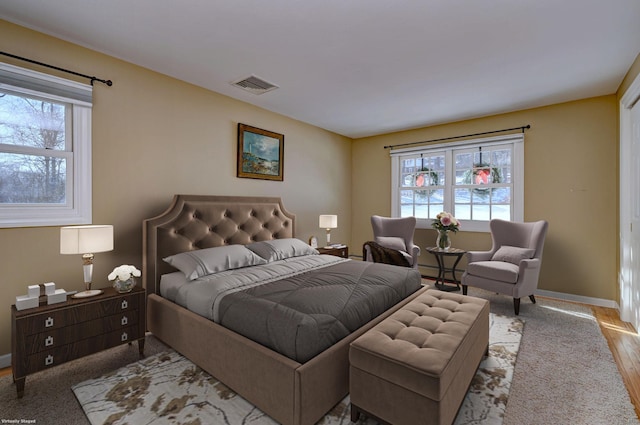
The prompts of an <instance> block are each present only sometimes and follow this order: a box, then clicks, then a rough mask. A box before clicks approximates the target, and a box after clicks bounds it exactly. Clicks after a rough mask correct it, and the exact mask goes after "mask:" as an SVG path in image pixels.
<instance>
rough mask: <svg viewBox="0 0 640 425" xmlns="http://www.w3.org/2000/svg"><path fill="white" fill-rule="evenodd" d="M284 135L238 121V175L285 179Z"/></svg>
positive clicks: (254, 177)
mask: <svg viewBox="0 0 640 425" xmlns="http://www.w3.org/2000/svg"><path fill="white" fill-rule="evenodd" d="M283 161H284V135H283V134H278V133H274V132H273V131H268V130H263V129H261V128H256V127H251V126H249V125H246V124H240V123H238V171H237V177H245V178H250V179H263V180H278V181H282V180H283V165H284V163H283Z"/></svg>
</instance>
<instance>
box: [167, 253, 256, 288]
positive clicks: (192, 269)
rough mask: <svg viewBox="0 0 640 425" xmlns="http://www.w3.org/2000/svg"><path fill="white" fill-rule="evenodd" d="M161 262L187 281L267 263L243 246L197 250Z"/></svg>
mask: <svg viewBox="0 0 640 425" xmlns="http://www.w3.org/2000/svg"><path fill="white" fill-rule="evenodd" d="M163 260H164V261H166V262H167V263H169V264H171V265H172V266H173V267H175V268H176V269H178V270H180V271H181V272H182V273H184V275H185V276H186V277H187V279H188V280H194V279H197V278H199V277H202V276H206V275H208V274H211V273H217V272H222V271H225V270H232V269H239V268H241V267H247V266H256V265H259V264H266V263H267V262H266V261H265V260H264V259H262V258H260V257H258V256H257V255H256V254H254V253H253V252H252V251H250V250H248V249H247V248H246V247H245V246H244V245H225V246H218V247H214V248H204V249H197V250H194V251H187V252H181V253H180V254H176V255H172V256H170V257H167V258H163Z"/></svg>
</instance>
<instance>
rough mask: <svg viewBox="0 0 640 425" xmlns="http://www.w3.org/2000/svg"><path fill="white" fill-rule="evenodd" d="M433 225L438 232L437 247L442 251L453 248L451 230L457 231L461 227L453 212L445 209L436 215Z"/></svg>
mask: <svg viewBox="0 0 640 425" xmlns="http://www.w3.org/2000/svg"><path fill="white" fill-rule="evenodd" d="M431 227H433V228H434V229H436V231H437V232H438V238H437V239H436V247H437V248H438V249H439V250H441V251H447V250H448V249H449V248H451V237H450V236H449V232H453V233H456V232H457V231H458V229H460V222H459V221H458V219H456V218H455V217H454V216H453V215H452V214H450V213H448V212H445V211H443V212H441V213H440V214H438V215H437V216H436V218H435V219H434V220H433V222H432V223H431Z"/></svg>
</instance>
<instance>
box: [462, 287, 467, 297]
mask: <svg viewBox="0 0 640 425" xmlns="http://www.w3.org/2000/svg"><path fill="white" fill-rule="evenodd" d="M462 295H467V285H462Z"/></svg>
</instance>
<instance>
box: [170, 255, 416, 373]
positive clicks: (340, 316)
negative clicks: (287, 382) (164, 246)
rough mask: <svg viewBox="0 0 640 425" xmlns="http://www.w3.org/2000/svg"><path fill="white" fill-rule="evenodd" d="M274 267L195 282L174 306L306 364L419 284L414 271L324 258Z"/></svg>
mask: <svg viewBox="0 0 640 425" xmlns="http://www.w3.org/2000/svg"><path fill="white" fill-rule="evenodd" d="M277 263H278V264H275V263H271V264H269V265H263V266H254V267H247V268H246V270H241V271H240V272H234V273H229V274H227V275H226V276H225V275H222V276H215V275H211V277H209V278H208V279H198V280H197V281H194V282H191V283H188V284H187V285H185V286H184V287H183V288H181V290H180V292H179V295H178V296H177V297H176V302H178V304H182V305H184V306H186V307H188V308H189V309H191V310H193V311H196V312H197V313H199V314H201V315H203V316H205V317H209V318H210V319H212V320H215V321H216V322H217V323H220V324H221V325H223V326H225V327H227V328H229V329H231V330H233V331H235V332H237V333H239V334H241V335H244V336H245V337H247V338H249V339H251V340H253V341H256V342H258V343H260V344H262V345H264V346H266V347H269V348H271V349H273V350H274V351H277V352H279V353H281V354H283V355H285V356H287V357H289V358H291V359H293V360H296V361H298V362H300V363H304V362H306V361H307V360H309V359H311V358H312V357H314V356H316V355H317V354H319V353H320V352H322V351H324V350H325V349H327V348H328V347H330V346H331V345H333V344H335V343H336V342H337V341H339V340H340V339H342V338H344V337H345V336H347V335H348V334H350V333H351V332H353V331H355V330H356V329H358V328H359V327H361V326H363V325H364V324H365V323H367V322H369V321H371V320H372V319H374V318H375V317H376V316H378V315H380V314H382V313H383V312H384V311H386V310H388V309H389V308H390V307H392V306H393V305H395V304H396V303H398V302H400V301H401V300H402V299H404V298H406V297H407V296H409V295H410V294H411V293H413V292H415V291H416V290H418V289H419V288H420V283H421V280H420V273H419V272H418V271H416V270H415V269H411V268H406V267H397V266H391V265H387V264H379V263H370V262H363V261H354V260H342V259H338V257H332V256H326V255H313V256H306V257H305V258H296V259H289V260H288V261H280V262H277ZM300 263H302V265H300ZM274 266H275V267H274ZM278 268H279V269H280V270H278ZM274 270H276V271H274ZM265 273H266V274H267V275H270V276H271V277H268V276H265V275H264V274H265ZM278 274H280V275H281V276H280V277H278V278H275V276H276V275H278ZM282 276H284V277H282ZM265 281H266V282H267V283H263V282H265ZM189 304H191V305H190V306H189ZM194 307H195V308H194ZM198 310H200V311H198Z"/></svg>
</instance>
